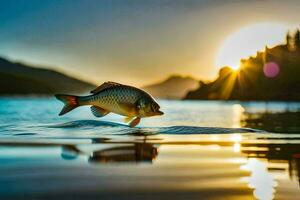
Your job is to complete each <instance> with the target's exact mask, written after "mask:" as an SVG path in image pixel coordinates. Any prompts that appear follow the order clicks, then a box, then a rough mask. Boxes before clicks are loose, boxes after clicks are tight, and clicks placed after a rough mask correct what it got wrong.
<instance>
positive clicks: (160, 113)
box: [155, 110, 164, 115]
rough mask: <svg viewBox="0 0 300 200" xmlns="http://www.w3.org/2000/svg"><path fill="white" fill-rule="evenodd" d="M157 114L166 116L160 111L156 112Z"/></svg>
mask: <svg viewBox="0 0 300 200" xmlns="http://www.w3.org/2000/svg"><path fill="white" fill-rule="evenodd" d="M155 114H156V115H163V114H164V112H162V111H160V110H158V111H156V112H155Z"/></svg>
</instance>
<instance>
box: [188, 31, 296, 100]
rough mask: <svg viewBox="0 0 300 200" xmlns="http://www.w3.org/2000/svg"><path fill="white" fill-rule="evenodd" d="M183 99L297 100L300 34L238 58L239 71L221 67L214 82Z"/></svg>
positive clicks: (204, 85) (206, 84)
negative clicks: (281, 43)
mask: <svg viewBox="0 0 300 200" xmlns="http://www.w3.org/2000/svg"><path fill="white" fill-rule="evenodd" d="M270 34H272V33H270ZM185 99H204V100H207V99H209V100H263V101H268V100H283V101H300V32H299V31H297V32H296V34H295V35H294V36H290V35H289V34H288V35H287V44H284V45H278V46H275V47H273V48H267V47H266V48H265V50H264V51H263V52H257V55H256V56H254V57H249V58H247V59H242V60H241V65H240V70H239V71H233V70H232V69H231V68H230V67H223V68H222V69H221V70H220V71H219V77H218V78H217V79H216V80H215V81H213V82H210V83H201V84H200V86H199V88H198V89H196V90H194V91H190V92H189V93H188V94H187V95H186V97H185Z"/></svg>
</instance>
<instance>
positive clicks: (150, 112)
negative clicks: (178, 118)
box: [138, 98, 164, 117]
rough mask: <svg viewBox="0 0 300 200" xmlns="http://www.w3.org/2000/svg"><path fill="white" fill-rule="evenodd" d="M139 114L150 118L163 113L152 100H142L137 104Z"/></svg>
mask: <svg viewBox="0 0 300 200" xmlns="http://www.w3.org/2000/svg"><path fill="white" fill-rule="evenodd" d="M138 108H139V113H140V114H141V116H143V117H151V116H158V115H163V114H164V113H163V112H162V111H160V106H159V105H158V103H157V102H156V101H155V100H154V99H152V98H151V99H147V98H145V99H144V98H142V99H140V100H139V102H138Z"/></svg>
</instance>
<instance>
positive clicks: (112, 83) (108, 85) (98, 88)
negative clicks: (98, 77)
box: [91, 81, 122, 94]
mask: <svg viewBox="0 0 300 200" xmlns="http://www.w3.org/2000/svg"><path fill="white" fill-rule="evenodd" d="M121 85H122V84H120V83H116V82H111V81H108V82H105V83H103V84H102V85H100V86H99V87H97V88H96V89H94V90H92V91H91V93H92V94H97V93H99V92H101V91H102V90H104V89H107V88H112V87H117V86H121Z"/></svg>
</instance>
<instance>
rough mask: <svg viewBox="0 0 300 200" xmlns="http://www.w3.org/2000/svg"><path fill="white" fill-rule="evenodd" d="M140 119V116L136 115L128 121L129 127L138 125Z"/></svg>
mask: <svg viewBox="0 0 300 200" xmlns="http://www.w3.org/2000/svg"><path fill="white" fill-rule="evenodd" d="M140 121H141V118H140V117H136V118H135V119H134V120H132V121H131V122H130V123H129V126H130V127H131V128H133V127H135V126H136V125H138V124H139V123H140Z"/></svg>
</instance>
